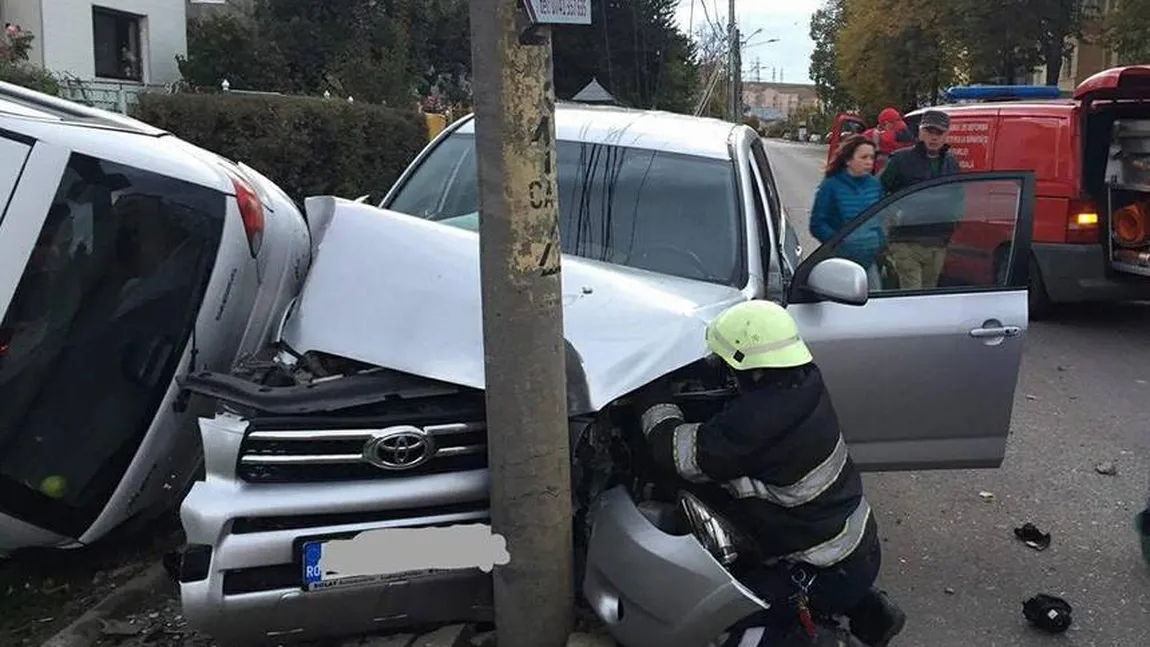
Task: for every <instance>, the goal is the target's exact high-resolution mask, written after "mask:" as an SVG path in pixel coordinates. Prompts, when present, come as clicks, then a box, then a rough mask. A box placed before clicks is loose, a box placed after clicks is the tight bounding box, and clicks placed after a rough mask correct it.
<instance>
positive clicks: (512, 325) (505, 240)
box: [471, 0, 591, 647]
mask: <svg viewBox="0 0 1150 647" xmlns="http://www.w3.org/2000/svg"><path fill="white" fill-rule="evenodd" d="M556 4H557V3H551V4H549V5H544V3H542V2H540V0H471V55H472V69H473V70H475V86H474V87H475V136H476V155H477V161H478V169H477V170H478V176H479V251H480V276H481V277H482V281H481V282H482V298H483V347H484V355H485V375H486V380H485V382H486V386H485V389H486V399H487V433H488V450H487V451H488V458H489V461H490V469H491V525H492V531H493V532H494V533H497V534H500V535H502V536H503V537H504V539H506V541H507V552H508V553H509V554H510V561H509V562H508V563H507V564H502V565H496V566H495V568H494V572H493V574H492V579H493V583H494V591H495V624H496V631H497V641H498V643H499V646H500V647H562V646H563V645H565V644H566V642H567V637H568V635H569V634H570V631H571V627H572V623H573V596H574V590H573V589H574V585H573V578H572V572H571V570H572V545H571V476H570V474H571V459H570V449H569V445H568V443H569V440H568V431H567V429H568V428H567V384H566V373H565V346H564V338H563V302H562V291H561V288H562V284H561V275H560V253H561V248H560V246H559V211H558V204H557V202H556V200H557V196H558V191H557V190H556V182H555V170H556V169H555V166H556V155H555V87H554V81H553V70H552V50H551V27H550V26H549V25H550V24H553V23H575V24H591V3H590V0H582V1H580V2H576V3H565V4H564V5H562V7H563V11H564V13H563V14H560V13H558V11H559V9H558V8H557V7H555V5H556ZM572 14H574V15H572Z"/></svg>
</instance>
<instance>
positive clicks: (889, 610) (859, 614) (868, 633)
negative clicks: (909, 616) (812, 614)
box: [847, 589, 906, 647]
mask: <svg viewBox="0 0 1150 647" xmlns="http://www.w3.org/2000/svg"><path fill="white" fill-rule="evenodd" d="M847 617H848V618H849V619H850V628H851V633H852V634H854V635H855V637H857V638H858V639H859V640H861V641H862V642H864V643H866V644H867V645H870V647H887V645H889V644H890V641H891V639H892V638H894V637H895V636H897V635H898V634H899V632H901V631H902V628H903V627H904V626H905V625H906V614H905V613H903V611H902V609H900V608H898V606H897V605H896V604H895V603H894V602H891V600H890V598H888V597H887V595H886V592H885V591H878V590H875V589H871V590H870V591H867V594H866V596H865V597H863V599H862V601H861V602H859V604H858V605H857V606H856V607H855V608H854V609H851V611H850V613H848V614H847Z"/></svg>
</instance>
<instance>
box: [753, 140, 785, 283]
mask: <svg viewBox="0 0 1150 647" xmlns="http://www.w3.org/2000/svg"><path fill="white" fill-rule="evenodd" d="M748 166H749V168H748V169H747V172H748V173H749V174H750V176H751V194H752V195H753V197H754V205H755V216H754V222H755V225H756V226H758V227H762V228H763V231H761V232H760V233H759V236H760V240H761V241H762V263H763V268H764V269H765V270H766V273H767V287H766V289H767V298H769V299H777V298H781V297H782V295H783V271H782V266H781V263H780V262H779V255H778V254H777V253H776V252H775V250H774V249H773V248H772V245H771V242H772V236H771V231H770V227H771V224H770V223H771V222H773V221H772V220H771V213H770V212H769V211H768V210H767V206H766V203H765V202H764V201H763V196H765V195H766V194H767V191H766V188H765V186H764V182H763V176H762V175H761V174H760V173H759V170H758V169H757V168H756V167H755V164H754V162H753V161H752V162H750V163H749V164H748ZM776 231H777V230H776Z"/></svg>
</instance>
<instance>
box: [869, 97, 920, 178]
mask: <svg viewBox="0 0 1150 647" xmlns="http://www.w3.org/2000/svg"><path fill="white" fill-rule="evenodd" d="M863 136H864V137H866V138H867V139H869V140H871V141H872V142H874V144H875V148H876V155H875V162H874V173H875V174H876V175H877V174H878V173H879V171H881V170H882V167H883V166H884V165H885V164H886V161H887V159H888V158H889V157H890V155H891V153H893V152H895V151H896V150H898V149H900V148H906V147H907V146H914V133H912V132H911V131H910V128H907V125H906V122H905V121H903V119H902V114H900V113H899V111H898V110H896V109H894V108H886V109H884V110H883V111H882V112H880V113H879V114H878V125H877V126H875V127H874V128H871V129H869V130H867V131H866V132H864V133H863Z"/></svg>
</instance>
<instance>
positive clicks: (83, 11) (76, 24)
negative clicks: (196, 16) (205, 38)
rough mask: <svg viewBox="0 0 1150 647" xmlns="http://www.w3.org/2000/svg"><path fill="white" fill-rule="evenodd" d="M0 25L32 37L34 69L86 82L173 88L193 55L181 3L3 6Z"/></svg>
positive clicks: (25, 2)
mask: <svg viewBox="0 0 1150 647" xmlns="http://www.w3.org/2000/svg"><path fill="white" fill-rule="evenodd" d="M0 23H5V24H6V23H11V24H13V25H16V26H18V27H19V28H20V29H22V30H23V31H27V32H31V33H32V35H33V36H34V37H35V40H33V41H32V49H31V50H30V51H29V53H28V59H29V62H30V63H32V64H34V65H37V66H40V67H43V68H44V69H47V70H48V71H49V72H53V73H55V74H59V75H65V76H69V77H75V78H78V79H81V80H83V81H108V82H114V83H120V84H139V85H149V84H165V83H171V82H172V81H175V80H177V79H179V78H180V71H179V68H177V67H176V55H177V54H185V53H186V51H187V14H186V13H185V5H184V3H183V2H180V1H173V0H101V1H100V2H86V1H84V0H0Z"/></svg>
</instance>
